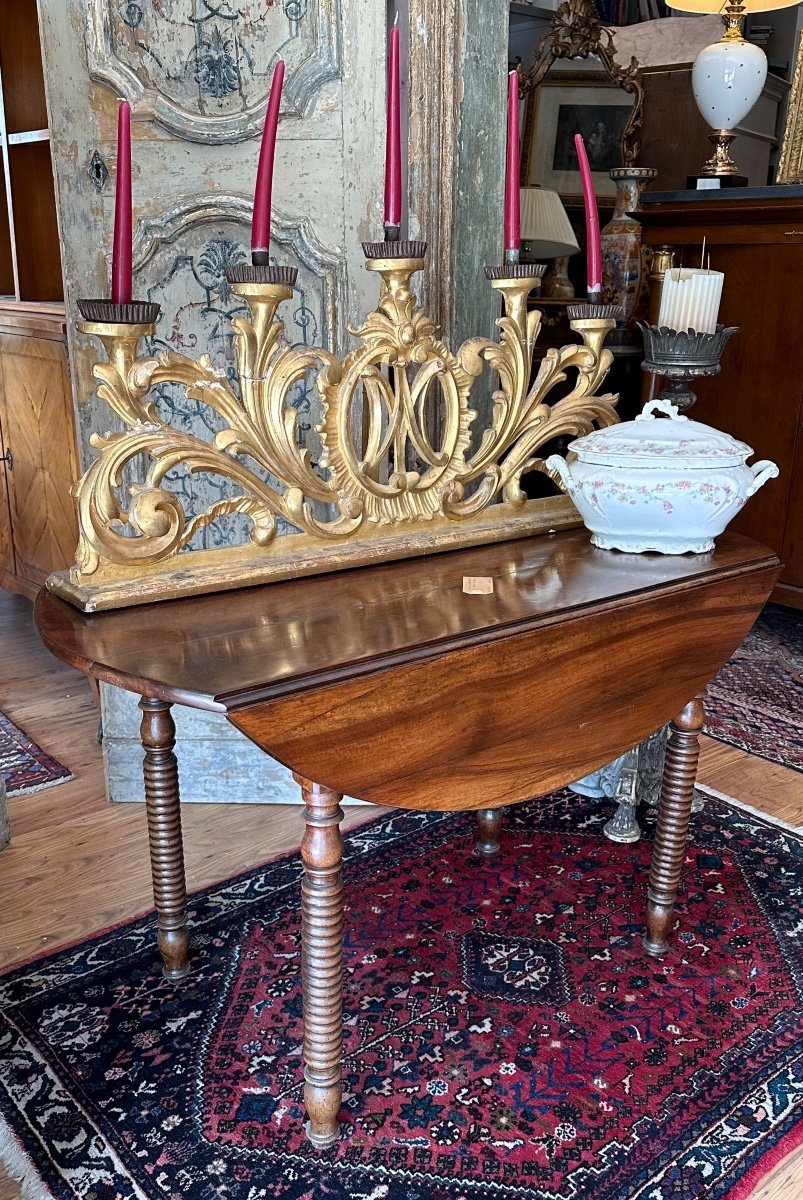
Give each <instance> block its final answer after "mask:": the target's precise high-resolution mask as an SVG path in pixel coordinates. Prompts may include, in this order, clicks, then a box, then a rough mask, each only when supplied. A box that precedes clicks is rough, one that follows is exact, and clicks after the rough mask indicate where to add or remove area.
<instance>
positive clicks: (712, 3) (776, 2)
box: [666, 0, 800, 16]
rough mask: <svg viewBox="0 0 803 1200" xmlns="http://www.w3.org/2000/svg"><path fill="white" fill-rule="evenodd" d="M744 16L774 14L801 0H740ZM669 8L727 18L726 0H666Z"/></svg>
mask: <svg viewBox="0 0 803 1200" xmlns="http://www.w3.org/2000/svg"><path fill="white" fill-rule="evenodd" d="M740 2H741V7H742V8H743V10H744V15H745V16H749V14H750V13H757V12H772V10H773V9H775V8H791V7H792V5H794V4H799V3H800V0H740ZM666 3H667V5H668V7H669V8H676V9H678V10H679V11H680V12H690V13H720V14H721V15H722V16H725V15H726V14H725V0H666Z"/></svg>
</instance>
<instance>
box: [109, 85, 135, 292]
mask: <svg viewBox="0 0 803 1200" xmlns="http://www.w3.org/2000/svg"><path fill="white" fill-rule="evenodd" d="M131 278H132V271H131V105H130V104H129V103H128V101H127V100H122V101H121V102H120V107H119V109H118V110H117V184H116V190H115V195H114V243H113V246H112V303H113V304H130V303H131V292H132V285H131Z"/></svg>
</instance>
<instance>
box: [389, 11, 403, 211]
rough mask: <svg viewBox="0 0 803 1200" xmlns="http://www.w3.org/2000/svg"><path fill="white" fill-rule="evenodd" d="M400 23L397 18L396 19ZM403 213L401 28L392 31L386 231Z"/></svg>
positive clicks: (394, 27) (396, 27) (395, 27)
mask: <svg viewBox="0 0 803 1200" xmlns="http://www.w3.org/2000/svg"><path fill="white" fill-rule="evenodd" d="M397 19H398V18H397ZM401 213H402V161H401V98H400V85H399V27H398V25H394V26H393V28H392V29H391V31H390V48H389V52H388V117H387V134H386V138H385V229H386V230H387V228H388V227H389V226H390V227H391V228H393V229H398V228H399V226H400V225H401Z"/></svg>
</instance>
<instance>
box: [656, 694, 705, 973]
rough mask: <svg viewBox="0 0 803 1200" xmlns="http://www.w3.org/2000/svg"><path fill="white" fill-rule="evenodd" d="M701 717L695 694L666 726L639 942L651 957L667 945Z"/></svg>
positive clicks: (662, 953)
mask: <svg viewBox="0 0 803 1200" xmlns="http://www.w3.org/2000/svg"><path fill="white" fill-rule="evenodd" d="M703 719H704V712H703V701H702V697H701V696H697V697H695V699H694V700H692V701H690V703H689V704H687V705H686V707H685V708H684V709H683V712H682V713H681V714H680V715H679V716H678V717H676V718H675V720H674V721H673V722H672V724H671V726H670V734H669V742H668V745H667V749H666V762H665V765H664V777H663V783H662V786H661V799H660V801H659V803H658V824H657V827H656V830H655V841H654V843H653V848H652V862H651V864H650V880H649V885H648V888H647V933H646V936H645V937H644V943H643V944H644V949H645V950H646V951H647V953H648V954H649V955H651V956H652V957H654V958H660V957H661V956H662V955H664V954H666V952H667V950H668V949H669V945H668V942H667V935H668V933H669V929H670V927H671V924H672V913H673V910H674V905H675V896H676V895H677V890H678V884H679V882H680V873H681V870H682V868H683V857H684V854H685V851H686V837H687V834H688V830H689V816H690V814H691V805H692V800H693V798H694V783H695V780H696V778H697V760H698V758H699V755H700V731H701V730H702V727H703Z"/></svg>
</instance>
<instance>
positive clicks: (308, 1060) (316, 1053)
mask: <svg viewBox="0 0 803 1200" xmlns="http://www.w3.org/2000/svg"><path fill="white" fill-rule="evenodd" d="M295 778H296V779H297V781H298V783H300V785H301V793H302V796H303V799H304V806H305V807H304V820H305V822H306V829H305V831H304V837H303V840H302V842H301V860H302V862H303V864H304V877H303V881H302V884H301V992H302V1006H303V1011H304V1080H305V1084H304V1103H305V1105H306V1109H307V1116H308V1117H309V1120H308V1122H307V1124H306V1126H305V1129H306V1132H307V1137H308V1138H309V1140H310V1141H311V1142H312V1144H313V1146H315V1147H317V1148H318V1149H325V1148H326V1147H327V1146H332V1145H334V1143H335V1142H337V1140H338V1138H339V1136H340V1134H339V1126H338V1122H337V1115H338V1112H339V1111H340V1102H341V1099H342V1093H343V1086H342V1082H341V1055H342V1044H343V879H342V864H343V838H342V835H341V832H340V822H341V821H342V820H343V810H342V808H341V807H340V801H341V800H342V798H343V797H342V796H341V795H340V794H339V793H338V792H332V791H330V790H329V789H328V788H325V787H321V786H320V785H319V784H317V783H310V782H309V780H306V779H302V778H301V777H300V776H296V777H295Z"/></svg>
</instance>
